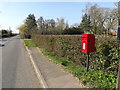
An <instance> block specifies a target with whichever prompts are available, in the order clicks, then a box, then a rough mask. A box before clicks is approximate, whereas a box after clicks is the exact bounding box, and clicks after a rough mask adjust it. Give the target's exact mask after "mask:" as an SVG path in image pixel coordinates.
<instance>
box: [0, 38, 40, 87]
mask: <svg viewBox="0 0 120 90" xmlns="http://www.w3.org/2000/svg"><path fill="white" fill-rule="evenodd" d="M2 43H4V46H1V47H0V50H2V88H41V86H40V84H39V81H38V79H37V78H36V75H35V73H34V71H33V68H32V66H31V63H30V61H29V56H28V54H27V52H26V50H25V48H24V46H23V42H22V40H21V39H19V36H15V37H12V38H8V39H5V40H4V41H3V42H2Z"/></svg>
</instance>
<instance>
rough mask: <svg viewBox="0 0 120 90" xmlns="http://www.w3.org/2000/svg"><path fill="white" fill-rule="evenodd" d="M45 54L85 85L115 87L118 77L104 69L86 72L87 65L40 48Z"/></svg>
mask: <svg viewBox="0 0 120 90" xmlns="http://www.w3.org/2000/svg"><path fill="white" fill-rule="evenodd" d="M40 50H41V51H42V53H43V54H44V55H45V56H48V58H50V59H51V60H53V61H54V62H55V63H57V64H60V65H62V66H63V67H64V69H65V70H67V71H69V72H70V73H72V74H73V75H74V76H75V77H77V78H78V79H79V80H80V81H81V83H82V84H83V85H86V86H88V87H91V88H115V85H116V77H115V75H112V74H107V73H105V72H103V71H102V70H94V69H89V72H86V67H83V66H77V65H75V64H74V63H73V62H72V61H69V60H67V59H65V58H60V57H58V56H56V55H55V54H54V53H53V52H48V51H46V50H45V49H43V48H40Z"/></svg>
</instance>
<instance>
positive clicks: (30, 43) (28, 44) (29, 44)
mask: <svg viewBox="0 0 120 90" xmlns="http://www.w3.org/2000/svg"><path fill="white" fill-rule="evenodd" d="M24 43H25V45H26V46H28V47H37V45H36V44H35V43H33V42H32V40H24Z"/></svg>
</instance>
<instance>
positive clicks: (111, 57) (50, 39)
mask: <svg viewBox="0 0 120 90" xmlns="http://www.w3.org/2000/svg"><path fill="white" fill-rule="evenodd" d="M32 40H33V41H34V42H35V43H36V44H37V45H39V46H40V47H42V48H45V49H46V50H47V51H50V52H53V53H54V54H56V55H57V56H59V57H64V58H67V59H68V60H70V61H73V62H74V63H75V64H76V65H80V66H85V65H86V54H85V53H82V52H81V36H80V35H34V36H33V37H32ZM118 59H120V45H119V43H118V42H117V41H116V40H115V39H114V38H112V37H103V36H96V51H95V52H93V53H90V68H91V69H94V70H102V71H104V72H105V73H109V74H114V75H116V76H117V69H118Z"/></svg>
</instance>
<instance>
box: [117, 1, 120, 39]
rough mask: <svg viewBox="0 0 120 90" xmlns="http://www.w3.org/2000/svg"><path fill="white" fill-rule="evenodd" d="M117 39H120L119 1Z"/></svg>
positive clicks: (119, 8)
mask: <svg viewBox="0 0 120 90" xmlns="http://www.w3.org/2000/svg"><path fill="white" fill-rule="evenodd" d="M117 40H120V1H119V2H118V30H117Z"/></svg>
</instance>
